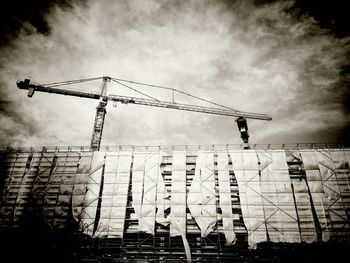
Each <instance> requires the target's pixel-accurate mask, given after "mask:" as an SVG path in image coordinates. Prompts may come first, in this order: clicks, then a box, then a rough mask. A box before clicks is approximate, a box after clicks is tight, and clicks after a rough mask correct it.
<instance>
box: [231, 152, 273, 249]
mask: <svg viewBox="0 0 350 263" xmlns="http://www.w3.org/2000/svg"><path fill="white" fill-rule="evenodd" d="M229 153H230V157H231V160H232V167H233V171H234V174H235V177H236V179H237V183H238V189H239V198H240V203H241V210H242V215H243V221H244V224H245V226H246V228H247V231H248V245H249V247H250V248H256V246H257V244H258V243H260V242H265V241H267V235H266V224H265V217H264V210H263V200H262V195H261V188H260V182H259V167H258V159H257V155H256V152H255V151H253V150H245V151H244V152H243V153H242V151H233V150H231V151H229Z"/></svg>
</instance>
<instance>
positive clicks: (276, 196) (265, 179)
mask: <svg viewBox="0 0 350 263" xmlns="http://www.w3.org/2000/svg"><path fill="white" fill-rule="evenodd" d="M257 155H258V161H259V162H260V164H259V170H260V176H261V194H262V198H263V209H264V215H265V220H266V221H265V222H266V228H267V233H268V237H269V240H270V241H271V242H276V243H278V242H285V243H299V242H300V241H301V240H300V233H299V227H298V220H297V215H296V210H295V205H294V201H293V192H292V187H291V181H290V177H289V172H288V166H287V162H286V154H285V151H283V150H275V151H257Z"/></svg>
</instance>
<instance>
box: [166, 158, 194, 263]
mask: <svg viewBox="0 0 350 263" xmlns="http://www.w3.org/2000/svg"><path fill="white" fill-rule="evenodd" d="M172 165H173V169H172V175H171V215H170V219H171V221H170V222H171V224H170V236H171V237H173V236H179V235H180V236H181V237H182V241H183V243H184V247H185V252H186V257H187V260H188V261H189V262H190V261H191V250H190V246H189V244H188V241H187V238H186V152H185V151H174V152H173V162H172Z"/></svg>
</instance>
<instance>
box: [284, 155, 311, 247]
mask: <svg viewBox="0 0 350 263" xmlns="http://www.w3.org/2000/svg"><path fill="white" fill-rule="evenodd" d="M286 155H287V156H286V158H287V161H288V162H289V163H290V167H291V169H292V170H294V171H296V172H297V173H298V176H297V177H292V178H291V182H292V186H293V191H294V199H295V206H296V210H297V215H298V218H299V228H300V231H299V232H300V238H301V241H302V242H305V243H312V242H315V241H316V239H317V236H316V229H315V224H314V219H313V215H312V210H311V202H310V196H309V192H308V187H307V185H306V182H305V180H304V179H303V178H302V177H300V168H301V167H300V163H301V161H300V160H301V156H300V153H299V151H297V150H287V151H286Z"/></svg>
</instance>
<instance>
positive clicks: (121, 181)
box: [0, 77, 350, 262]
mask: <svg viewBox="0 0 350 263" xmlns="http://www.w3.org/2000/svg"><path fill="white" fill-rule="evenodd" d="M93 80H102V87H101V89H100V90H99V91H98V92H87V91H86V90H83V91H81V90H74V89H71V88H70V89H66V88H62V86H64V85H71V84H77V83H78V84H79V83H85V82H89V81H93ZM110 81H114V82H116V83H117V84H119V85H122V86H125V87H127V88H130V89H132V90H134V91H135V90H136V89H134V88H131V87H129V86H128V85H126V84H125V83H128V84H130V83H133V84H135V83H136V82H131V81H127V80H122V79H116V78H111V77H100V78H92V79H84V80H73V81H64V82H56V83H48V84H33V83H31V82H30V80H29V79H26V80H24V81H20V82H18V83H17V86H18V87H19V88H20V89H24V90H28V96H29V97H32V96H33V95H34V93H35V92H46V93H54V94H61V95H68V96H75V97H83V98H89V99H96V100H99V104H98V106H97V108H96V109H97V111H96V117H95V122H94V128H93V132H92V138H91V144H90V147H66V148H64V147H60V148H58V147H53V148H50V147H43V148H40V149H37V148H21V149H14V148H9V149H3V150H2V151H1V163H0V169H1V170H0V180H1V183H0V190H1V193H2V195H1V197H2V198H1V203H0V212H1V214H0V231H1V234H0V240H1V243H2V244H1V248H2V249H3V253H2V254H3V256H4V258H8V259H9V260H8V261H9V262H23V261H24V260H33V261H35V262H38V261H39V262H256V261H263V262H286V261H290V262H291V261H293V262H295V261H302V262H313V261H314V262H323V261H324V262H329V261H331V260H332V261H334V260H337V259H339V261H340V259H341V258H342V257H344V256H347V253H348V252H347V251H348V248H349V241H350V221H349V216H350V169H349V163H350V149H349V148H347V147H343V146H342V145H322V144H318V145H315V144H296V145H249V143H248V138H249V135H248V126H247V122H246V119H257V120H271V118H270V117H269V116H267V115H265V114H260V113H249V112H241V111H237V110H234V109H231V108H228V107H225V106H223V105H220V104H217V103H213V102H210V101H208V100H204V99H201V98H199V97H196V96H193V95H191V94H188V93H184V92H182V91H179V90H175V89H170V88H166V87H160V86H154V85H149V84H144V83H136V84H138V85H146V86H151V87H157V88H162V89H166V90H170V91H171V92H172V95H173V96H172V101H171V102H169V101H161V100H159V99H157V98H154V97H151V96H149V95H147V94H145V93H143V92H139V91H138V92H139V93H141V94H142V95H144V96H147V97H148V98H147V99H145V98H136V97H130V96H121V95H114V94H109V93H108V92H107V82H110ZM136 91H137V90H136ZM175 92H178V93H181V94H185V95H187V96H190V97H193V98H196V99H200V100H202V101H205V102H207V103H211V104H214V105H216V106H219V107H220V108H218V107H216V108H214V107H207V106H205V107H204V106H200V105H192V104H184V103H178V102H175V100H174V93H175ZM108 101H112V102H113V103H116V102H121V103H130V104H140V105H145V106H154V107H159V108H171V109H176V110H185V111H193V112H201V113H206V114H215V115H223V116H228V117H231V119H232V117H233V118H236V119H235V120H236V122H237V125H238V128H239V132H240V135H241V138H242V140H243V144H242V145H210V146H161V147H155V146H148V147H146V146H142V147H141V146H139V147H135V146H117V147H104V148H101V138H102V131H103V125H104V119H105V115H106V105H107V103H108ZM14 248H15V249H16V251H17V252H18V253H17V252H16V253H13V252H12V251H13V250H14Z"/></svg>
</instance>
